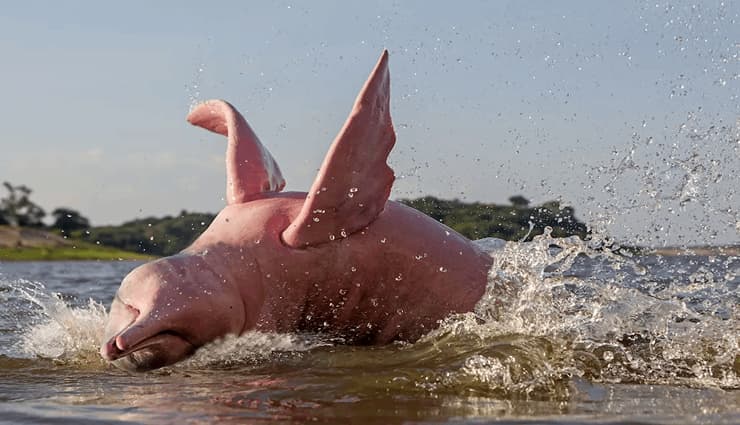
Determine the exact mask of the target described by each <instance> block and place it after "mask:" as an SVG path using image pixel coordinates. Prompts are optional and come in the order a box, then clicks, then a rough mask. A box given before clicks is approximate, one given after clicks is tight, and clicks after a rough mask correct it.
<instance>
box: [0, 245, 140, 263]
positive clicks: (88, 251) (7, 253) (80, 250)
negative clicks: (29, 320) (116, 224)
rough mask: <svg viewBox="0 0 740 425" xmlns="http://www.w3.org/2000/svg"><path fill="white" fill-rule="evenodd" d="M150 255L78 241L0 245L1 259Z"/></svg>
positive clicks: (117, 257) (98, 257) (131, 258)
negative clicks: (41, 244) (18, 245)
mask: <svg viewBox="0 0 740 425" xmlns="http://www.w3.org/2000/svg"><path fill="white" fill-rule="evenodd" d="M153 258H154V257H153V256H151V255H145V254H139V253H136V252H128V251H122V250H120V249H115V248H109V247H104V246H99V245H96V244H89V243H85V242H78V243H76V244H73V245H72V244H71V245H65V246H29V247H12V248H5V247H0V260H3V261H51V260H54V261H62V260H107V261H111V260H151V259H153Z"/></svg>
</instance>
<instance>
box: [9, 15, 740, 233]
mask: <svg viewBox="0 0 740 425" xmlns="http://www.w3.org/2000/svg"><path fill="white" fill-rule="evenodd" d="M153 3H154V2H143V1H131V2H124V3H113V2H92V1H86V2H82V1H78V2H72V1H67V2H51V1H49V2H14V3H12V4H8V5H4V7H3V13H2V14H0V54H2V57H3V61H2V66H0V92H1V93H3V97H4V102H2V103H0V116H2V117H3V125H2V126H0V152H1V153H0V179H1V180H9V181H11V182H13V183H16V184H21V183H23V184H26V185H28V186H30V187H31V188H33V189H34V195H33V199H35V200H36V201H37V202H38V203H40V204H41V205H42V206H44V207H45V208H46V209H47V210H49V211H50V210H52V209H53V208H55V207H58V206H67V207H72V208H76V209H78V210H80V211H81V212H82V213H83V214H84V215H86V216H88V217H90V218H91V220H92V221H93V223H95V224H106V223H120V222H122V221H124V220H127V219H131V218H134V217H141V216H148V215H164V214H176V213H177V212H179V211H180V210H181V209H187V210H191V211H212V212H215V211H218V210H219V209H220V208H221V207H222V206H223V196H224V193H223V191H224V178H225V177H224V167H223V155H224V148H225V144H224V143H223V140H221V138H220V137H218V136H212V135H210V134H207V133H206V132H205V131H203V130H200V129H197V128H193V127H191V126H190V125H189V124H187V123H186V122H185V120H184V117H185V115H186V114H187V112H188V110H189V108H190V106H191V105H192V104H194V103H195V102H198V101H203V100H207V99H210V98H224V99H226V100H228V101H230V102H231V103H233V104H234V105H235V106H237V108H239V109H240V111H241V112H242V113H243V114H244V116H245V117H246V118H247V120H248V121H249V122H250V124H251V125H252V127H253V128H254V129H255V131H256V132H257V134H258V135H259V136H260V138H261V140H262V142H263V143H264V144H265V145H266V146H267V147H268V148H269V149H270V150H271V152H272V153H273V155H274V156H275V158H276V159H277V160H278V162H279V164H280V166H281V168H282V170H283V174H284V175H285V177H286V179H287V180H288V187H287V189H289V190H306V189H307V188H308V187H309V186H310V184H311V182H312V180H313V177H314V174H315V172H316V170H317V168H318V166H319V165H320V162H321V159H322V158H323V156H324V154H325V152H326V150H327V148H328V146H329V144H330V143H331V140H332V139H333V137H334V136H335V134H336V132H337V131H338V130H339V128H340V126H341V124H342V122H343V121H344V119H345V117H346V114H347V113H348V111H349V109H350V107H351V104H352V101H353V100H354V97H355V95H356V93H357V91H358V90H359V88H360V86H361V85H362V83H363V82H364V79H365V78H366V76H367V74H368V73H369V71H370V69H371V67H372V66H373V64H374V63H375V61H376V60H377V57H378V55H379V54H380V52H381V51H382V49H383V48H387V49H388V50H389V51H390V54H391V57H390V67H391V75H392V109H393V116H394V122H395V125H396V130H397V133H398V142H397V144H396V148H395V149H394V152H393V153H392V155H391V160H390V162H391V165H392V166H393V168H394V170H395V172H396V175H397V177H398V180H397V182H396V185H395V189H394V192H393V197H394V198H401V197H414V196H420V195H424V194H432V195H436V196H441V197H447V198H451V197H457V198H462V199H466V200H480V201H486V202H506V200H507V198H508V197H509V196H511V195H514V194H522V195H525V196H527V197H529V198H530V199H533V200H534V201H537V202H539V201H546V200H549V199H562V200H563V201H565V202H567V203H569V204H571V205H572V206H574V207H575V208H576V211H577V214H578V215H579V217H581V218H582V219H584V220H587V221H589V222H590V223H591V224H592V225H594V226H595V227H597V228H600V229H601V228H603V229H604V232H605V233H607V234H610V235H613V236H616V237H618V238H621V239H623V240H627V241H633V242H634V241H636V242H646V243H651V244H658V245H660V244H665V243H731V242H737V241H738V240H740V224H738V223H740V211H738V210H740V193H738V189H737V188H738V187H740V184H739V183H740V179H739V178H738V175H737V170H738V169H739V168H738V167H740V152H739V149H740V147H738V143H737V139H738V136H737V134H738V116H740V99H739V98H738V96H739V95H740V88H739V86H738V72H740V62H739V58H738V52H739V51H740V24H739V23H738V20H739V19H740V17H739V14H740V5H739V4H738V2H737V1H724V2H722V1H710V2H702V3H701V4H692V3H690V2H663V1H660V2H655V1H654V2H639V1H631V2H627V1H625V2H607V1H572V2H557V3H558V4H556V2H550V1H532V2H521V1H509V2H504V1H501V2H488V1H479V2H475V1H468V2H455V3H453V2H428V1H416V2H407V1H404V2H385V1H383V2H341V1H334V2H327V1H322V2H310V3H309V2H300V3H298V2H295V3H294V2H283V1H276V2H236V1H235V2H218V3H214V4H218V7H214V6H212V5H211V6H206V5H205V4H204V3H203V2H188V1H176V2H175V1H170V2H165V1H161V2H156V3H155V4H153Z"/></svg>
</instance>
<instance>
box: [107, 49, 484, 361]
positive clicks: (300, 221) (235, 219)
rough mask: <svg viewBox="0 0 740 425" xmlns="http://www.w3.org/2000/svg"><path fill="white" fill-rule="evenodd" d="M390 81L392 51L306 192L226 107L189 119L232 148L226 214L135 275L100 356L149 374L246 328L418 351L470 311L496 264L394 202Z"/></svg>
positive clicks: (205, 108)
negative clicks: (289, 185) (445, 322)
mask: <svg viewBox="0 0 740 425" xmlns="http://www.w3.org/2000/svg"><path fill="white" fill-rule="evenodd" d="M388 81H389V80H388V70H387V53H384V54H383V56H381V59H380V61H379V62H378V65H376V68H375V70H374V71H373V73H372V74H371V76H370V78H369V79H368V82H367V83H366V84H365V86H364V88H363V90H362V91H361V92H360V95H359V96H358V99H357V101H356V103H355V107H354V108H353V111H352V113H351V114H350V117H349V118H348V121H347V123H345V126H344V127H343V129H342V131H341V132H340V135H339V136H338V137H337V139H336V140H335V141H334V144H333V145H332V147H331V149H330V150H329V153H328V154H327V158H326V159H325V161H324V164H323V165H322V168H321V170H320V171H319V175H318V176H317V179H316V181H315V182H314V185H313V186H312V188H311V191H309V193H308V194H307V193H295V192H288V193H280V192H279V191H280V190H281V189H282V187H283V186H284V184H285V182H284V180H283V179H282V176H281V175H280V170H279V168H278V167H277V163H276V162H275V161H274V159H273V158H272V157H271V156H270V154H269V152H267V150H266V149H265V148H264V147H263V146H262V145H261V143H260V142H259V141H258V140H257V138H256V136H255V135H254V133H253V132H252V131H251V129H250V128H249V126H248V125H247V124H246V121H244V120H243V118H242V117H241V115H239V114H238V112H236V110H235V109H233V107H231V105H229V104H227V103H225V102H222V101H211V102H207V103H205V104H204V105H202V106H201V107H199V108H197V109H196V110H195V111H194V112H192V113H191V115H190V116H189V118H188V119H189V121H190V122H191V123H193V124H195V125H199V126H201V127H204V128H207V129H209V130H212V131H215V132H217V133H220V134H224V135H227V136H228V138H229V145H228V148H227V149H228V151H227V182H228V183H227V198H228V201H229V205H228V206H227V207H226V208H224V209H223V210H222V211H221V212H220V213H219V215H218V216H217V217H216V219H215V220H214V221H213V223H211V225H210V226H209V228H208V229H207V230H206V231H205V232H204V233H203V234H202V235H201V236H200V237H199V238H198V239H197V240H196V241H195V242H194V243H193V244H192V245H191V246H190V247H188V248H187V249H185V250H184V251H183V252H182V253H180V254H178V255H175V256H173V257H168V258H163V259H160V260H157V261H154V262H151V263H148V264H145V265H142V266H140V267H139V268H137V269H135V270H134V271H133V272H131V273H130V274H129V275H128V276H126V278H125V279H124V281H123V283H122V284H121V288H120V289H119V291H118V294H117V295H116V297H115V299H114V301H113V304H112V306H111V311H110V317H109V320H108V323H107V325H106V328H105V332H104V339H103V343H102V347H101V349H100V352H101V355H102V356H103V357H104V358H105V359H107V360H109V361H112V362H114V364H115V365H116V366H118V367H121V368H123V369H127V370H131V371H146V370H151V369H155V368H158V367H162V366H167V365H171V364H173V363H176V362H178V361H180V360H182V359H184V358H186V357H188V356H189V355H191V354H192V353H193V352H194V351H195V350H197V349H198V348H199V347H201V346H203V345H204V344H206V343H208V342H210V341H214V340H216V339H218V338H220V337H223V336H226V335H240V334H242V333H243V332H245V331H247V330H258V331H265V332H300V331H311V332H324V333H327V334H331V335H335V336H340V337H343V338H345V340H346V341H347V342H348V343H356V344H384V343H388V342H390V341H393V340H407V341H413V340H415V339H418V338H419V337H420V336H421V335H423V334H425V333H426V332H428V331H429V330H431V329H433V328H434V327H435V326H436V325H437V323H438V321H439V320H441V319H443V318H445V317H446V316H448V315H450V314H451V313H456V312H466V311H470V310H472V309H473V307H474V306H475V304H476V302H477V301H478V300H479V299H480V298H481V296H482V295H483V293H484V291H485V287H486V283H487V274H488V270H489V268H490V267H491V265H492V262H493V259H492V258H491V257H490V256H489V255H488V254H486V253H484V252H482V251H480V250H479V249H478V247H477V246H476V245H475V244H473V243H472V242H471V241H469V240H468V239H466V238H464V237H463V236H461V235H459V234H458V233H456V232H454V231H453V230H451V229H449V228H448V227H446V226H444V225H442V224H440V223H439V222H437V221H435V220H433V219H431V218H429V217H427V216H425V215H423V214H422V213H420V212H418V211H416V210H414V209H411V208H409V207H406V206H404V205H401V204H398V203H395V202H392V201H387V198H388V194H389V193H390V188H391V184H392V182H393V175H392V171H391V170H390V168H389V167H388V166H387V165H386V163H385V161H386V158H387V156H388V153H389V152H390V150H391V148H392V146H393V143H394V142H395V133H394V132H393V129H392V124H391V121H390V113H389V107H388V99H389V96H390V94H389V83H388ZM245 164H247V165H245Z"/></svg>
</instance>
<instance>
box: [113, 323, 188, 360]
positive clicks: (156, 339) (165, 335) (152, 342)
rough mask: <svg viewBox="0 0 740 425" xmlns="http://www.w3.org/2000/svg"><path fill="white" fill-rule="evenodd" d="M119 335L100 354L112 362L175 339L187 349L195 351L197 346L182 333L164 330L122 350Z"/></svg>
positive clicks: (166, 343) (170, 342) (169, 342)
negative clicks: (118, 341)
mask: <svg viewBox="0 0 740 425" xmlns="http://www.w3.org/2000/svg"><path fill="white" fill-rule="evenodd" d="M116 338H117V336H114V337H113V338H111V339H110V340H109V341H108V342H106V343H105V345H104V346H103V347H102V348H101V350H100V354H101V355H102V356H103V358H105V359H106V360H108V361H110V362H114V361H116V360H119V359H122V358H124V357H128V356H130V355H131V354H133V353H136V352H138V351H141V350H144V349H146V348H149V347H154V346H164V345H168V344H170V345H171V344H172V342H173V341H176V342H177V343H178V345H181V346H182V345H185V348H187V351H194V350H195V346H194V345H193V344H192V343H191V342H190V341H188V340H187V338H185V337H184V336H182V335H181V334H179V333H177V332H174V331H170V330H167V331H162V332H159V333H157V334H155V335H153V336H151V337H149V338H146V339H144V340H142V341H140V342H138V343H136V344H134V345H132V346H131V347H129V348H127V349H125V350H121V349H120V348H119V347H118V344H117V343H116ZM173 339H174V340H173Z"/></svg>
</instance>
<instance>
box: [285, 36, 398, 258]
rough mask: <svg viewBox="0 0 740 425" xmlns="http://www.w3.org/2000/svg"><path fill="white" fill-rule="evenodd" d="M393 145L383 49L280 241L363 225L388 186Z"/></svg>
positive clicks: (305, 241)
mask: <svg viewBox="0 0 740 425" xmlns="http://www.w3.org/2000/svg"><path fill="white" fill-rule="evenodd" d="M395 142H396V133H395V132H394V130H393V123H392V121H391V114H390V74H389V72H388V51H387V50H384V51H383V54H382V55H381V56H380V59H379V60H378V63H377V64H376V65H375V68H374V69H373V71H372V72H371V73H370V76H369V77H368V79H367V81H366V82H365V85H364V86H363V87H362V90H361V91H360V94H359V95H358V96H357V99H356V100H355V104H354V107H353V108H352V112H350V114H349V117H348V118H347V121H345V123H344V126H343V127H342V129H341V130H340V131H339V134H338V135H337V137H336V138H335V139H334V142H333V143H332V145H331V147H330V148H329V152H328V153H327V154H326V157H325V158H324V162H323V164H322V165H321V169H320V170H319V173H318V175H317V176H316V179H315V180H314V182H313V185H312V186H311V189H310V191H309V192H308V196H307V197H306V200H305V202H304V204H303V207H302V208H301V210H300V212H299V214H298V216H297V217H296V218H295V219H294V220H293V221H292V222H291V223H290V225H289V226H288V228H287V229H286V230H285V231H284V232H283V234H282V237H283V242H284V243H286V244H287V245H289V246H291V247H294V248H303V247H307V246H311V245H318V244H322V243H326V242H330V241H332V240H335V239H341V238H344V237H347V236H349V235H350V234H352V233H354V232H356V231H358V230H361V229H363V228H365V227H367V226H368V225H369V224H370V223H372V222H373V221H374V220H375V218H377V216H378V215H379V214H380V213H381V212H382V211H383V208H384V207H385V203H386V201H387V200H388V196H389V195H390V191H391V187H392V186H393V180H394V175H393V170H392V169H391V168H390V167H389V166H388V164H387V163H386V161H387V159H388V154H389V153H390V151H391V149H392V148H393V145H394V144H395Z"/></svg>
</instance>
